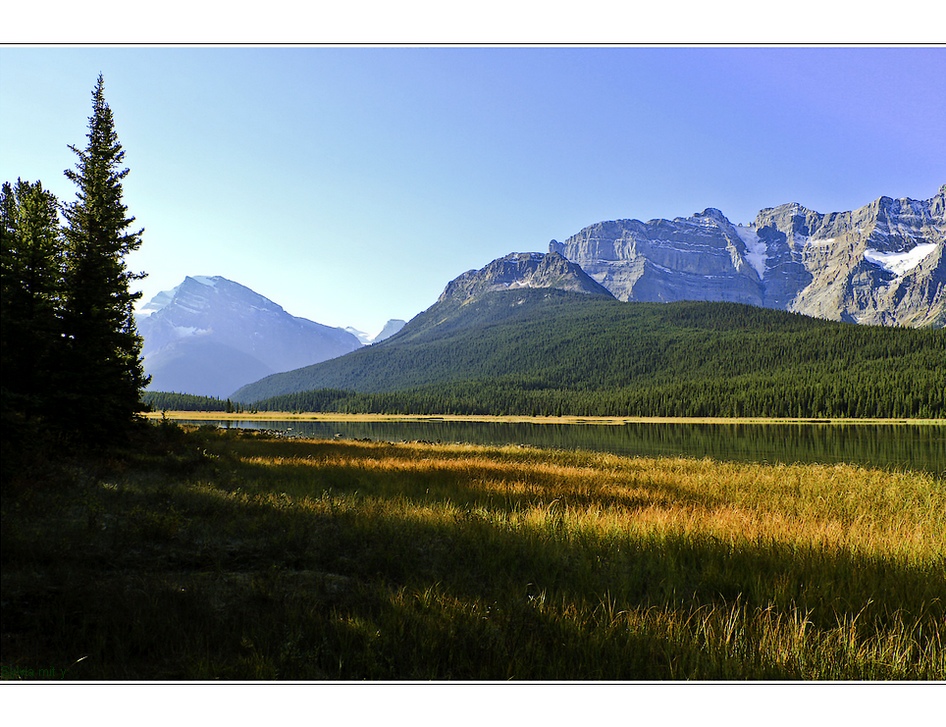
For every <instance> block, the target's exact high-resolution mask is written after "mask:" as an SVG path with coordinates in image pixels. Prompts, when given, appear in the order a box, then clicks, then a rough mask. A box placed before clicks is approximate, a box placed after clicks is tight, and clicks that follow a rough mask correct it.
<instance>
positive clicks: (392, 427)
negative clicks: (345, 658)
mask: <svg viewBox="0 0 946 727" xmlns="http://www.w3.org/2000/svg"><path fill="white" fill-rule="evenodd" d="M189 423H192V424H215V425H217V426H221V427H228V426H229V427H238V428H244V429H273V430H278V431H284V432H287V433H290V434H293V435H297V436H303V437H312V438H320V439H332V438H335V437H338V438H342V439H371V440H376V441H394V442H400V441H417V440H421V441H430V442H469V443H473V444H496V445H498V444H526V445H531V446H536V447H546V448H556V449H587V450H593V451H599V452H611V453H614V454H621V455H632V456H633V455H643V456H656V455H670V456H676V455H682V456H687V457H712V458H714V459H720V460H734V461H749V462H770V463H775V462H783V463H792V462H822V463H835V462H850V463H854V464H862V465H867V466H874V467H884V468H889V469H910V470H924V471H927V472H934V473H944V472H946V426H943V425H910V424H814V423H799V424H684V423H665V422H664V423H650V422H630V423H627V424H623V425H600V424H532V423H522V422H509V423H499V422H485V423H484V422H455V421H442V420H436V419H431V420H424V421H409V422H318V421H317V422H306V421H282V420H269V421H224V420H219V421H209V422H208V421H200V422H198V421H191V422H189Z"/></svg>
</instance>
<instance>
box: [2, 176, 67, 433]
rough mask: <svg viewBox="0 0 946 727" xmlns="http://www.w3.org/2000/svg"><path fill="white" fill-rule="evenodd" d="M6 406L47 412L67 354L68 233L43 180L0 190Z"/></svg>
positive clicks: (7, 185) (27, 412) (6, 185)
mask: <svg viewBox="0 0 946 727" xmlns="http://www.w3.org/2000/svg"><path fill="white" fill-rule="evenodd" d="M0 238H2V256H0V257H2V264H0V269H2V273H0V281H2V282H0V288H2V316H0V320H2V323H0V338H2V352H3V353H2V364H3V396H4V404H3V405H4V411H5V412H9V411H10V410H15V411H17V412H19V413H20V414H25V415H37V414H39V415H41V414H42V413H43V412H44V411H48V410H49V408H50V407H51V406H53V402H52V396H51V389H50V386H49V383H50V378H51V377H52V375H53V371H54V369H55V368H56V367H57V365H58V362H59V360H60V359H61V355H62V351H61V347H62V336H61V332H62V324H61V315H60V314H61V296H62V285H63V238H62V234H61V231H60V227H59V214H58V200H57V199H56V197H55V195H53V194H52V193H51V192H48V191H47V190H45V189H43V185H42V183H40V182H36V183H30V182H24V181H22V180H19V179H18V180H17V183H16V187H15V188H14V187H13V185H11V184H10V183H9V182H6V183H4V184H3V186H2V189H0Z"/></svg>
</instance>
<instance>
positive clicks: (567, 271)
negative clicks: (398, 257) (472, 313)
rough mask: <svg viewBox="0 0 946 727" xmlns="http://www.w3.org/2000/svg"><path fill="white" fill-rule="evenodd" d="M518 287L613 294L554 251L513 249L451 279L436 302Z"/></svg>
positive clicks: (470, 297) (463, 298)
mask: <svg viewBox="0 0 946 727" xmlns="http://www.w3.org/2000/svg"><path fill="white" fill-rule="evenodd" d="M517 288H555V289H557V290H565V291H568V292H572V293H583V294H586V295H603V296H607V297H608V298H610V297H612V296H611V293H609V292H608V290H607V289H606V288H605V287H604V286H602V285H601V284H599V283H597V282H595V281H594V280H592V279H591V278H590V277H589V276H588V274H587V273H586V272H585V271H584V270H582V269H581V267H579V266H578V265H576V264H575V263H573V262H569V261H568V260H566V259H565V258H563V257H562V256H561V255H559V254H558V253H556V252H551V253H549V254H547V255H545V254H542V253H539V252H525V253H512V254H510V255H506V256H505V257H501V258H499V259H497V260H493V262H491V263H490V264H489V265H487V266H486V267H484V268H482V269H481V270H470V271H468V272H466V273H463V274H462V275H460V276H459V277H457V278H455V279H453V280H451V281H450V282H449V283H448V284H447V287H446V288H445V289H444V291H443V293H442V294H441V295H440V298H439V299H438V301H437V302H438V303H446V302H454V303H460V304H463V303H465V302H466V301H468V300H471V299H473V298H477V297H479V296H481V295H484V294H485V293H489V292H492V291H496V290H511V289H512V290H514V289H517Z"/></svg>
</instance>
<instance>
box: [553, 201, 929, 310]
mask: <svg viewBox="0 0 946 727" xmlns="http://www.w3.org/2000/svg"><path fill="white" fill-rule="evenodd" d="M944 244H946V185H944V186H943V187H942V188H940V190H939V193H938V194H937V195H935V196H934V197H932V198H931V199H929V200H912V199H892V198H890V197H881V198H880V199H878V200H876V201H874V202H872V203H871V204H869V205H866V206H864V207H861V208H860V209H857V210H854V211H852V212H835V213H830V214H821V213H819V212H815V211H813V210H809V209H806V208H805V207H802V206H801V205H798V204H784V205H780V206H778V207H774V208H770V209H764V210H762V211H761V212H759V214H758V216H757V217H756V219H755V221H754V222H753V223H752V224H751V225H748V226H742V225H733V224H732V223H731V222H730V221H729V220H728V219H726V217H725V216H724V215H723V214H722V212H720V211H719V210H715V209H707V210H705V211H704V212H702V213H698V214H695V215H693V216H692V217H687V218H676V219H674V220H669V221H668V220H651V221H650V222H640V221H638V220H618V221H615V222H601V223H598V224H595V225H591V226H590V227H586V228H585V229H583V230H581V231H580V232H579V233H578V234H576V235H573V236H572V237H570V238H568V239H567V240H565V242H557V241H555V240H553V241H552V242H551V243H550V246H549V249H550V251H552V252H555V253H560V254H561V255H563V256H564V257H565V258H567V259H568V260H571V261H573V262H576V263H578V264H579V265H580V266H581V267H582V268H583V269H584V270H585V271H586V272H587V273H588V274H589V275H590V276H591V277H592V278H594V279H595V280H596V281H598V282H599V283H601V284H602V285H603V286H604V287H606V288H607V289H608V290H610V291H611V293H613V294H614V296H615V297H617V298H618V299H620V300H638V301H672V300H719V301H733V302H739V303H749V304H752V305H760V306H765V307H769V308H781V309H787V310H792V311H796V312H799V313H805V314H807V315H812V316H818V317H821V318H828V319H833V320H846V321H852V322H857V323H868V324H880V325H909V326H940V327H941V326H944V325H946V292H944V282H946V261H944Z"/></svg>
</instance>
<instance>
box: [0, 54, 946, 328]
mask: <svg viewBox="0 0 946 727" xmlns="http://www.w3.org/2000/svg"><path fill="white" fill-rule="evenodd" d="M100 71H101V72H102V73H103V74H104V77H105V94H106V98H107V100H108V102H109V105H110V106H111V108H112V110H113V112H114V114H115V120H116V129H117V132H118V136H119V139H120V140H121V142H122V144H123V145H124V148H125V150H126V163H127V165H128V166H129V167H130V169H131V174H130V175H129V176H128V177H127V178H126V180H125V201H126V203H127V205H128V207H129V211H130V212H131V214H133V215H135V216H136V217H137V222H138V224H139V225H141V226H143V227H144V228H145V235H144V244H143V246H142V248H141V250H140V251H139V252H137V253H135V254H134V255H133V256H132V257H131V259H130V261H129V262H130V266H131V267H132V268H133V269H136V270H142V271H146V272H147V273H148V274H149V277H148V278H147V279H146V280H145V281H143V283H142V284H141V289H142V291H143V292H144V299H145V300H147V299H149V298H150V297H151V296H152V295H154V294H155V293H157V292H158V291H160V290H164V289H168V288H172V287H174V286H175V285H177V284H179V283H180V282H181V281H182V280H183V278H184V276H185V275H223V276H224V277H227V278H230V279H232V280H235V281H237V282H239V283H242V284H244V285H246V286H248V287H250V288H252V289H254V290H256V291H257V292H259V293H261V294H262V295H265V296H266V297H268V298H271V299H272V300H274V301H276V302H277V303H279V304H280V305H282V306H283V307H284V308H285V309H286V310H287V311H289V312H290V313H292V314H294V315H299V316H304V317H306V318H310V319H312V320H316V321H318V322H320V323H325V324H328V325H337V326H348V325H350V326H354V327H356V328H360V329H362V330H365V331H368V332H369V333H373V332H376V331H377V330H378V329H380V327H381V325H382V324H383V323H384V321H385V320H387V319H388V318H404V319H409V318H411V317H412V316H414V315H416V314H417V313H419V312H420V311H422V310H424V309H425V308H427V307H428V306H430V305H431V304H432V303H433V302H434V301H435V300H436V298H437V296H438V295H439V294H440V292H441V291H442V290H443V288H444V286H445V285H446V283H447V282H448V281H449V280H451V279H452V278H454V277H456V276H457V275H459V274H461V273H463V272H464V271H466V270H469V269H471V268H479V267H482V266H483V265H485V264H486V263H488V262H489V261H491V260H493V259H495V258H497V257H500V256H502V255H505V254H507V253H510V252H525V251H546V250H547V247H548V242H549V240H550V239H552V238H556V239H559V240H563V239H565V238H566V237H568V236H569V235H572V234H574V233H576V232H578V231H579V230H580V229H581V228H582V227H584V226H586V225H589V224H592V223H594V222H598V221H601V220H607V219H616V218H637V219H642V220H648V219H653V218H657V217H665V218H673V217H678V216H687V215H690V214H692V213H693V212H696V211H700V210H702V209H704V208H706V207H717V208H719V209H721V210H722V211H723V212H724V213H725V214H726V215H727V216H728V217H729V218H730V219H731V220H732V221H733V222H749V221H751V220H752V219H753V218H754V217H755V214H756V212H758V210H759V209H761V208H763V207H770V206H774V205H777V204H781V203H783V202H799V203H801V204H803V205H805V206H807V207H810V208H813V209H815V210H818V211H820V212H832V211H841V210H848V209H853V208H855V207H858V206H861V205H863V204H866V203H868V202H870V201H871V200H873V199H875V198H877V197H879V196H881V195H889V196H894V197H900V196H906V197H914V198H921V199H926V198H928V197H930V196H932V195H933V194H934V193H936V191H937V190H938V189H939V187H940V185H942V184H944V183H946V143H944V139H946V47H853V46H848V47H840V48H828V47H761V48H759V47H755V48H752V47H704V48H695V47H663V48H645V47H630V48H615V47H604V46H599V47H590V48H588V47H559V48H548V47H544V48H543V47H535V46H529V47H520V48H513V47H492V48H490V47H485V48H483V47H481V48H471V47H447V48H431V47H427V48H408V47H389V48H383V47H368V48H365V47H361V48H356V47H337V48H327V47H236V48H233V47H229V48H228V47H206V48H197V47H129V48H120V47H104V48H103V47H87V46H86V47H62V46H60V47H37V48H30V47H23V46H7V47H2V48H0V179H2V180H10V181H13V180H15V179H16V178H17V177H22V178H23V179H29V180H36V179H40V180H42V182H43V183H44V185H45V186H46V187H47V188H49V189H51V190H53V191H54V192H56V193H57V194H58V195H59V196H60V198H61V199H63V200H68V201H71V200H72V199H73V198H74V189H73V187H72V185H71V184H70V183H69V182H68V180H67V179H65V177H64V176H63V170H64V169H66V168H67V167H72V166H73V164H74V162H75V156H74V155H73V154H72V152H70V151H69V150H68V149H67V145H68V144H75V145H77V146H80V147H81V146H84V144H85V141H86V139H85V133H86V124H87V119H88V116H89V114H90V112H91V91H92V87H93V85H94V84H95V79H96V77H97V75H98V73H99V72H100Z"/></svg>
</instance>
